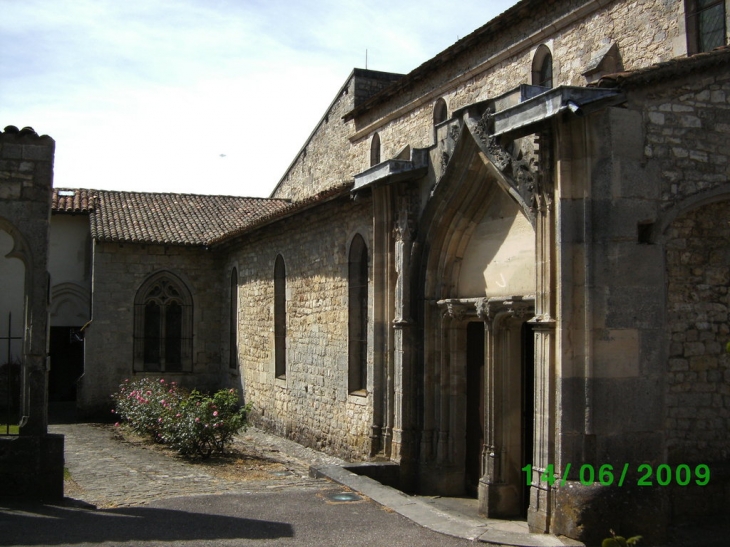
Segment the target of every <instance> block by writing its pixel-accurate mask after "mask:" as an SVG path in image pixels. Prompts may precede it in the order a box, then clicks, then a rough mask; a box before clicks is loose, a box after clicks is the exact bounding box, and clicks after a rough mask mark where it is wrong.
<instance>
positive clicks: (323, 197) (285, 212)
mask: <svg viewBox="0 0 730 547" xmlns="http://www.w3.org/2000/svg"><path fill="white" fill-rule="evenodd" d="M352 185H353V182H352V181H350V182H345V183H342V184H339V185H337V186H333V187H332V188H329V189H327V190H324V191H322V192H319V193H318V194H315V195H313V196H309V197H308V198H305V199H302V200H300V201H294V202H287V204H286V206H284V207H282V208H280V209H278V210H277V211H273V212H271V213H268V214H265V215H262V216H260V217H258V218H252V219H251V221H250V222H247V223H245V224H243V225H242V226H241V227H240V228H238V229H236V230H233V231H230V232H227V233H224V234H221V235H220V236H219V237H217V238H214V239H212V240H211V241H210V242H209V243H210V244H216V243H223V242H226V241H228V240H230V239H233V238H235V237H237V236H240V235H243V234H245V233H248V232H251V231H253V230H256V229H257V228H261V227H262V226H264V225H266V224H270V223H272V222H276V221H277V220H281V219H283V218H285V217H288V216H291V215H294V214H296V213H299V212H302V211H304V210H306V209H309V208H311V207H314V206H315V205H319V204H321V203H325V202H327V201H330V200H333V199H336V198H339V197H342V196H346V195H349V193H350V190H351V189H352ZM272 201H282V200H272Z"/></svg>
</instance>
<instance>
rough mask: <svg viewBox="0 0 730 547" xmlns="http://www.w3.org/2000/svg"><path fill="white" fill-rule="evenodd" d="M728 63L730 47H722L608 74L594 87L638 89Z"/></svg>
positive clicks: (729, 61)
mask: <svg viewBox="0 0 730 547" xmlns="http://www.w3.org/2000/svg"><path fill="white" fill-rule="evenodd" d="M727 63H730V46H721V47H718V48H715V49H713V50H712V51H708V52H705V53H698V54H696V55H691V56H688V57H676V58H674V59H671V60H669V61H665V62H663V63H657V64H655V65H652V66H650V67H646V68H640V69H637V70H631V71H624V72H617V73H615V74H606V75H605V76H602V77H601V79H600V80H598V82H596V83H595V84H594V85H595V87H606V88H612V87H621V88H628V87H638V86H642V85H646V84H651V83H654V82H657V81H661V80H667V79H671V78H676V77H678V76H684V75H687V74H690V73H692V72H695V71H698V70H704V69H706V68H710V67H713V66H717V65H722V64H727Z"/></svg>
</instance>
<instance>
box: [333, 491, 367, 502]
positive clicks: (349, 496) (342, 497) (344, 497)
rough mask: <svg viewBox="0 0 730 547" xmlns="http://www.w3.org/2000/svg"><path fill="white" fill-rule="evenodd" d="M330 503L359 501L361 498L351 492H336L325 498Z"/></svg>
mask: <svg viewBox="0 0 730 547" xmlns="http://www.w3.org/2000/svg"><path fill="white" fill-rule="evenodd" d="M327 497H328V498H329V499H331V500H332V501H360V500H361V499H362V498H361V497H360V496H358V495H357V494H353V493H352V492H338V493H336V494H330V495H329V496H327Z"/></svg>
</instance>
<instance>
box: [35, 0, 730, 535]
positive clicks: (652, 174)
mask: <svg viewBox="0 0 730 547" xmlns="http://www.w3.org/2000/svg"><path fill="white" fill-rule="evenodd" d="M729 29H730V1H728V0H685V1H683V2H668V1H666V0H649V1H646V2H634V1H627V0H551V1H544V0H542V1H538V0H521V1H520V2H518V3H517V4H516V5H515V6H513V7H512V8H510V9H509V10H507V11H506V12H504V13H503V14H501V15H500V16H498V17H496V18H495V19H493V20H492V21H490V22H488V23H487V24H486V25H484V26H482V27H480V28H479V29H477V30H476V31H474V32H473V33H472V34H470V35H468V36H466V37H465V38H463V39H461V40H459V41H458V42H456V43H455V44H453V45H452V46H451V47H449V48H448V49H446V50H444V51H443V52H441V53H439V54H438V55H436V56H435V57H434V58H432V59H430V60H428V61H426V62H425V63H423V64H422V65H421V66H419V67H417V68H415V69H414V70H413V71H411V72H410V73H408V74H404V75H401V74H391V73H383V72H377V71H373V70H362V69H355V70H354V71H353V72H352V73H351V74H350V75H349V77H348V78H347V80H346V81H345V83H344V84H343V86H342V87H341V88H340V89H339V90H338V91H337V92H336V94H335V96H334V99H333V100H332V102H331V104H330V106H329V108H328V109H327V111H326V112H324V113H323V115H322V118H321V119H320V121H319V123H318V124H317V126H316V127H315V128H314V129H313V131H312V133H311V135H310V136H309V138H308V139H307V140H306V142H305V143H304V144H303V146H302V148H301V150H300V151H299V153H298V155H297V156H296V157H295V158H294V160H293V161H292V163H291V164H290V166H289V168H288V169H287V171H286V172H285V173H284V175H283V176H282V178H281V179H280V180H279V182H278V184H277V185H276V187H275V189H274V191H273V192H272V194H271V197H270V198H268V199H259V198H244V197H230V196H199V195H177V194H151V193H134V192H113V191H94V190H83V189H63V188H56V189H54V190H53V198H52V199H53V201H52V211H53V215H52V218H51V241H50V244H51V246H50V256H49V271H50V273H51V280H52V282H51V283H52V284H51V317H50V325H51V327H50V329H51V342H50V344H51V349H50V353H51V363H52V364H51V371H50V396H51V397H52V398H53V397H57V398H74V397H75V398H76V401H77V405H78V408H79V409H80V410H81V411H83V412H87V413H88V412H97V411H104V412H108V408H109V394H110V393H112V392H113V391H114V390H115V389H116V387H117V386H118V384H119V383H120V382H121V381H122V380H123V379H124V378H130V377H140V376H145V375H153V376H159V375H164V376H165V377H166V378H169V379H171V380H176V381H179V382H181V383H183V384H185V385H189V386H193V385H194V386H197V387H199V388H209V389H214V388H217V387H228V386H231V387H236V388H238V389H240V390H241V391H242V393H243V394H244V396H245V399H246V400H247V401H248V402H251V403H252V404H253V407H254V411H253V416H254V420H255V422H256V424H258V425H259V426H261V427H263V428H266V429H268V430H271V431H273V432H276V433H278V434H280V435H283V436H286V437H289V438H291V439H294V440H296V441H298V442H300V443H302V444H305V445H307V446H311V447H315V448H317V449H320V450H323V451H326V452H329V453H332V454H337V455H339V456H342V457H345V458H347V459H350V460H353V461H361V460H374V461H388V462H392V463H395V464H397V465H398V468H399V473H400V482H399V485H400V487H401V488H403V489H405V490H407V491H413V492H421V493H430V494H439V495H444V496H450V495H464V494H467V495H473V496H475V497H478V499H479V507H480V511H481V513H482V514H484V515H486V516H490V517H504V518H511V517H520V516H522V517H524V518H526V519H527V521H528V523H529V525H530V528H531V530H533V531H535V532H552V533H556V534H565V535H567V536H569V537H573V538H577V539H583V540H592V538H595V537H599V536H603V537H605V534H606V530H607V529H608V528H610V527H613V528H614V529H617V528H620V529H621V530H623V531H625V532H626V533H628V534H634V533H641V534H642V535H644V536H646V537H654V538H661V537H663V536H662V533H663V530H664V529H665V528H666V525H667V524H668V523H669V522H674V523H676V522H679V521H682V520H684V519H692V518H695V517H702V516H709V515H713V514H725V515H726V514H727V513H728V510H729V509H730V500H729V499H728V498H729V494H728V492H730V487H728V476H729V475H730V465H729V464H730V459H729V457H730V456H729V453H730V435H729V433H730V356H729V355H728V353H727V351H726V345H727V344H728V342H730V326H729V325H730V323H729V322H728V306H729V305H730V297H729V296H728V287H730V220H729V219H730V162H729V159H730V147H729V146H728V145H729V144H730V48H729V47H727V44H728V33H729ZM69 257H71V260H69ZM54 336H55V337H56V338H54ZM606 466H611V469H610V470H611V474H610V480H609V474H607V472H608V471H609V468H608V467H606ZM698 466H707V468H708V469H710V470H711V473H712V475H711V479H710V480H709V481H707V482H706V481H705V479H704V477H705V472H704V469H705V467H699V468H698ZM601 470H603V473H601ZM705 482H706V484H702V483H705ZM619 483H620V484H619ZM643 484H651V486H639V485H643ZM685 485H686V486H685ZM592 534H597V535H592Z"/></svg>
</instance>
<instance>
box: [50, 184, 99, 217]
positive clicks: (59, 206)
mask: <svg viewBox="0 0 730 547" xmlns="http://www.w3.org/2000/svg"><path fill="white" fill-rule="evenodd" d="M95 196H96V190H87V189H86V188H54V189H53V198H52V201H51V211H53V212H54V213H89V212H91V211H93V210H94V199H95Z"/></svg>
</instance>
